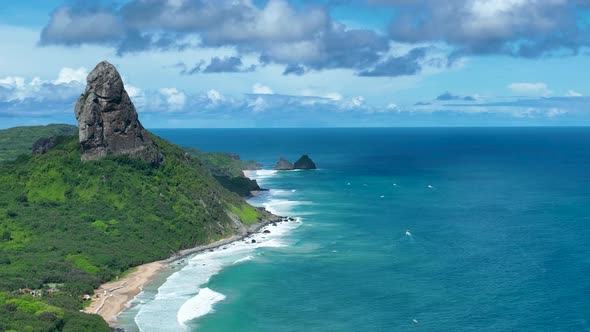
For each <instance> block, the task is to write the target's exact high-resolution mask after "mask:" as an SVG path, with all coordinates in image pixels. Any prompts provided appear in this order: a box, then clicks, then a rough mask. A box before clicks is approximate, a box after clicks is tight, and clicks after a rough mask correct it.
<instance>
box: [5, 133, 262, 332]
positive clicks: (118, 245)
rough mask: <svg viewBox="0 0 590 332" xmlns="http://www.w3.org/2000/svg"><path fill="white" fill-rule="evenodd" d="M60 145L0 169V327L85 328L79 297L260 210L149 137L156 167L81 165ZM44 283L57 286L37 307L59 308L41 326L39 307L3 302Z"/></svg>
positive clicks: (90, 320) (69, 146)
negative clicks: (158, 158)
mask: <svg viewBox="0 0 590 332" xmlns="http://www.w3.org/2000/svg"><path fill="white" fill-rule="evenodd" d="M60 141H61V143H60V144H58V146H56V147H55V148H54V149H52V150H51V151H50V152H48V153H47V154H44V155H39V156H27V155H22V156H20V157H19V158H18V159H17V160H15V161H11V162H5V163H0V188H2V190H0V291H3V292H4V295H0V330H9V329H11V328H12V329H14V328H16V329H23V326H30V327H32V328H33V329H35V330H36V327H47V325H48V323H47V322H49V323H51V324H54V325H55V326H57V327H58V330H61V329H62V328H63V329H65V328H66V327H67V326H68V324H70V325H71V324H74V323H75V324H94V323H96V321H94V320H96V317H93V316H91V315H81V314H79V313H77V312H76V310H77V309H79V308H80V307H81V301H80V300H79V298H80V296H81V295H82V294H84V293H91V292H92V290H93V289H94V288H95V287H97V286H98V285H99V284H100V283H101V282H104V281H107V280H110V279H112V278H113V277H115V276H117V275H120V274H121V273H123V272H124V271H125V270H127V269H129V268H130V267H133V266H136V265H139V264H142V263H145V262H149V261H154V260H159V259H162V258H165V257H168V256H169V255H170V254H171V253H172V252H173V251H177V250H179V249H184V248H189V247H193V246H195V245H199V244H204V243H209V242H212V241H214V240H217V239H220V238H224V237H227V236H230V235H232V234H234V233H235V232H236V229H235V224H233V223H232V221H231V220H230V218H229V217H228V216H227V214H226V211H231V212H233V213H235V214H236V215H238V216H239V217H240V218H241V219H242V222H243V223H244V224H252V223H255V222H257V221H258V218H259V217H260V216H261V214H264V213H265V212H261V211H259V210H257V209H255V208H253V207H251V206H249V205H248V204H246V203H245V202H244V201H243V200H242V199H241V198H240V197H239V196H237V195H236V194H234V193H230V192H229V191H227V190H226V189H224V188H223V187H222V186H220V185H219V183H218V182H217V181H216V180H215V179H214V178H213V176H212V175H211V174H210V173H209V172H208V171H207V170H206V168H205V167H204V165H203V164H202V163H201V161H199V160H198V159H197V158H195V157H192V156H190V155H188V154H185V152H184V150H182V149H181V148H179V147H177V146H174V145H172V144H170V143H168V142H166V141H164V140H162V139H160V138H158V137H154V141H155V142H156V144H157V145H158V146H159V147H160V149H161V151H162V153H163V154H164V156H165V158H166V162H165V163H163V164H162V165H160V166H159V167H157V168H154V167H152V166H150V165H149V164H147V163H145V162H142V161H139V160H135V159H130V158H127V157H111V158H106V159H103V160H100V161H96V162H81V161H80V154H79V151H78V146H79V145H78V143H77V139H76V138H75V137H72V136H69V137H61V138H60ZM48 283H59V284H63V286H61V289H62V291H61V292H59V293H58V295H55V296H47V297H43V298H42V300H41V301H42V302H41V303H44V304H46V305H48V304H50V303H53V304H55V307H56V308H57V309H51V310H53V311H55V310H62V311H63V313H62V314H60V315H57V314H55V315H54V316H55V317H54V320H43V319H42V318H43V317H45V318H47V317H46V316H51V315H49V314H43V315H42V314H41V312H43V311H44V310H47V309H46V308H45V309H43V308H41V309H39V310H33V309H30V308H28V309H26V310H25V309H22V308H21V306H19V305H15V304H14V303H8V302H7V300H6V299H4V300H3V297H4V298H11V297H15V296H16V295H15V293H14V291H15V290H16V289H18V288H20V287H29V288H43V287H44V285H47V284H48ZM70 295H71V296H70ZM2 296H3V297H2ZM16 299H17V300H23V297H22V296H16ZM24 300H25V302H26V301H29V300H31V299H26V298H25V299H24ZM31 301H32V300H31ZM35 301H39V299H36V300H35ZM13 302H14V301H13ZM24 307H30V305H24ZM9 312H11V314H10V315H9V316H10V317H21V318H22V319H17V320H14V319H10V318H8V317H9V316H7V314H8V313H9ZM14 313H18V315H16V314H14ZM40 317H41V318H40ZM68 322H69V323H68ZM72 322H73V323H72ZM99 323H101V322H100V320H99V322H98V323H96V324H99ZM60 324H61V325H60ZM63 324H65V327H64V325H63ZM80 326H81V325H80ZM39 330H46V329H45V328H41V329H39ZM97 330H101V329H98V328H97Z"/></svg>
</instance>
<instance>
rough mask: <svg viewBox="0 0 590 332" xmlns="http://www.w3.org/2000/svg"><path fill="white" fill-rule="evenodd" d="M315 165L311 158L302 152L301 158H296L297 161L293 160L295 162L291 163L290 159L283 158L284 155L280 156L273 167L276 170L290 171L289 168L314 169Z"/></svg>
mask: <svg viewBox="0 0 590 332" xmlns="http://www.w3.org/2000/svg"><path fill="white" fill-rule="evenodd" d="M316 168H317V167H316V165H315V163H314V162H313V160H311V158H310V157H309V156H308V155H306V154H304V155H303V156H301V158H299V159H297V161H296V162H295V164H293V163H291V162H290V161H288V160H287V159H285V158H284V157H281V158H280V159H279V161H277V163H276V165H275V167H274V169H275V170H277V171H291V170H295V169H316Z"/></svg>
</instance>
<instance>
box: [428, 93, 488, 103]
mask: <svg viewBox="0 0 590 332" xmlns="http://www.w3.org/2000/svg"><path fill="white" fill-rule="evenodd" d="M478 98H479V96H477V95H476V96H459V95H454V94H452V93H450V92H448V91H447V92H445V93H443V94H441V95H439V96H438V97H436V100H438V101H449V100H464V101H476V100H478ZM417 104H418V103H417Z"/></svg>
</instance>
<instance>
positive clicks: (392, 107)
mask: <svg viewBox="0 0 590 332" xmlns="http://www.w3.org/2000/svg"><path fill="white" fill-rule="evenodd" d="M387 109H388V110H390V111H399V107H398V106H397V104H394V103H389V104H387Z"/></svg>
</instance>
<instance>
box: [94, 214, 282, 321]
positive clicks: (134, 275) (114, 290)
mask: <svg viewBox="0 0 590 332" xmlns="http://www.w3.org/2000/svg"><path fill="white" fill-rule="evenodd" d="M277 221H279V222H280V217H276V216H275V217H274V218H269V219H268V220H265V221H263V222H261V223H258V224H255V225H251V226H249V227H244V229H242V230H241V232H240V234H239V235H234V236H232V237H229V238H226V239H222V240H219V241H216V242H213V243H210V244H207V245H202V246H197V247H194V248H190V249H185V250H182V251H180V252H179V253H178V255H175V256H172V257H170V258H168V259H166V260H162V261H157V262H151V263H147V264H143V265H139V266H137V267H136V268H135V270H134V271H132V272H131V273H129V274H128V275H126V276H124V277H122V278H119V279H118V280H115V281H111V282H108V283H105V284H102V285H101V286H100V287H99V288H98V289H96V290H95V291H94V295H93V296H92V298H91V303H90V305H89V306H88V307H86V308H85V309H84V312H85V313H89V314H97V315H100V316H101V317H102V318H104V320H105V321H106V322H107V323H109V325H113V323H114V322H115V320H116V317H117V315H119V314H120V313H121V312H122V311H123V310H125V309H126V306H125V305H126V304H127V303H128V302H129V301H131V300H132V299H133V298H134V297H135V296H137V294H139V293H140V292H141V291H142V288H143V286H144V285H145V284H147V283H148V282H149V281H150V280H152V278H153V277H154V276H155V275H156V274H157V273H158V272H159V271H160V270H161V269H162V268H164V267H166V266H168V264H170V263H171V262H173V261H175V260H178V259H181V258H183V257H186V256H188V255H192V254H195V253H198V252H201V251H204V250H209V249H214V248H217V247H219V246H223V245H226V244H229V243H231V242H234V241H238V240H241V239H243V238H244V237H247V236H249V235H250V234H252V233H256V232H258V231H259V230H260V229H261V228H262V227H264V226H266V225H268V224H269V223H272V222H277Z"/></svg>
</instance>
